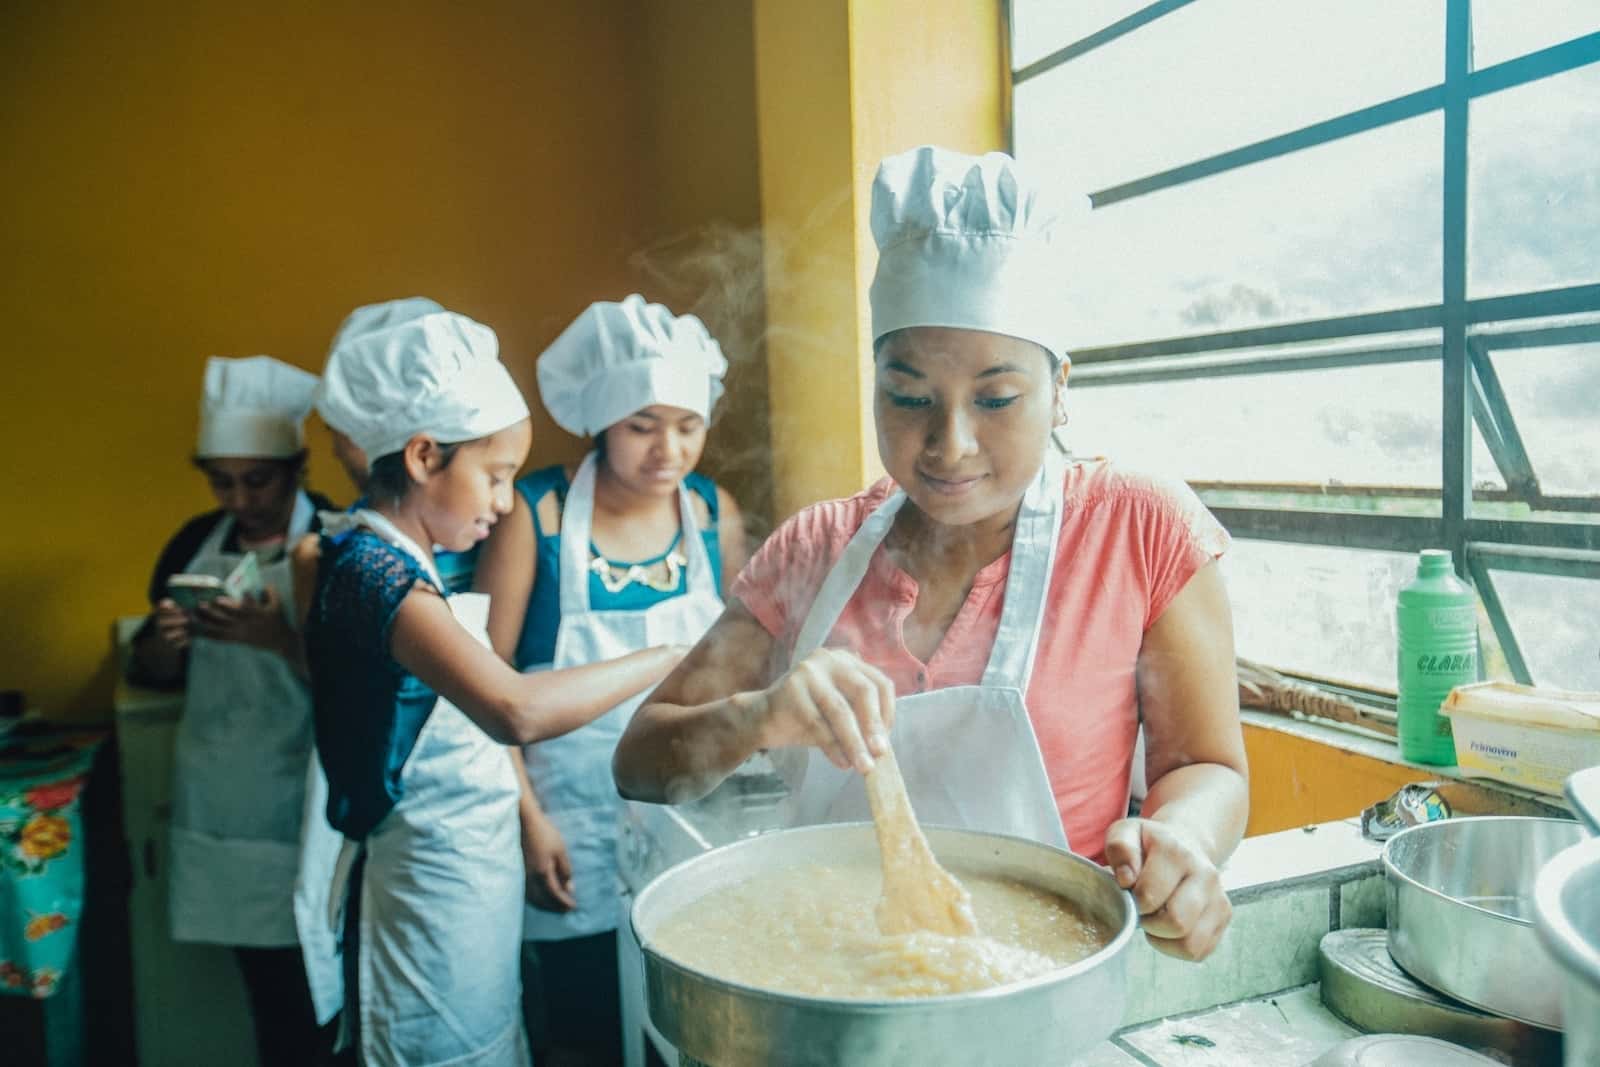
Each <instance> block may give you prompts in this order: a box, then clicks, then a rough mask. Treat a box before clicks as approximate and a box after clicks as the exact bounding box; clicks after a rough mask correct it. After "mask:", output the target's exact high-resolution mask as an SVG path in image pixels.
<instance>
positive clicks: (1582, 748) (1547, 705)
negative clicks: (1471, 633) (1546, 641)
mask: <svg viewBox="0 0 1600 1067" xmlns="http://www.w3.org/2000/svg"><path fill="white" fill-rule="evenodd" d="M1439 710H1440V713H1441V714H1444V715H1448V716H1449V717H1450V722H1451V726H1452V729H1453V731H1454V734H1455V742H1456V762H1457V763H1458V764H1459V765H1460V767H1461V771H1462V773H1463V774H1466V775H1468V776H1470V777H1474V778H1493V779H1495V780H1496V781H1500V782H1508V783H1510V784H1512V785H1519V786H1522V787H1523V788H1525V789H1534V790H1537V791H1538V792H1541V793H1553V794H1556V795H1558V796H1559V795H1560V793H1561V783H1562V782H1563V781H1565V780H1566V778H1567V776H1568V775H1570V774H1572V773H1573V772H1574V771H1579V770H1582V769H1584V768H1585V767H1593V766H1595V765H1597V764H1600V693H1569V692H1563V691H1561V690H1559V689H1541V688H1539V687H1538V686H1528V685H1514V684H1512V683H1511V682H1476V683H1474V684H1472V685H1463V686H1457V687H1456V688H1455V689H1453V690H1451V691H1450V695H1449V696H1448V697H1446V698H1445V702H1444V705H1443V706H1442V707H1441V708H1440V709H1439Z"/></svg>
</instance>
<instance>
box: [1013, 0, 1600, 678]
mask: <svg viewBox="0 0 1600 1067" xmlns="http://www.w3.org/2000/svg"><path fill="white" fill-rule="evenodd" d="M1193 2H1194V0H1158V2H1156V3H1151V4H1148V5H1147V6H1145V7H1143V8H1141V9H1139V10H1137V11H1135V12H1133V13H1132V14H1130V15H1128V16H1127V17H1125V18H1123V19H1120V20H1118V21H1117V22H1115V23H1113V24H1111V25H1109V26H1107V27H1105V28H1103V29H1101V30H1099V31H1097V32H1095V33H1092V34H1090V35H1088V36H1087V37H1084V38H1082V39H1080V40H1077V41H1073V42H1071V43H1069V44H1067V45H1066V46H1064V47H1062V48H1059V49H1057V50H1056V51H1054V52H1052V53H1050V54H1049V55H1047V56H1044V57H1043V58H1041V59H1039V60H1036V61H1035V62H1032V63H1029V64H1028V65H1027V66H1025V67H1023V68H1021V69H1020V70H1013V72H1012V77H1011V87H1012V89H1013V90H1014V89H1015V87H1016V86H1017V85H1020V84H1022V83H1024V82H1026V81H1029V80H1030V79H1033V78H1036V77H1039V76H1040V75H1042V74H1045V73H1047V72H1049V71H1051V70H1054V69H1056V68H1058V67H1060V66H1062V65H1063V64H1066V63H1070V62H1072V61H1073V60H1075V59H1077V58H1079V57H1081V56H1084V55H1087V54H1088V53H1090V52H1093V51H1094V50H1096V49H1098V48H1100V47H1102V46H1104V45H1106V44H1108V43H1109V42H1111V41H1114V40H1117V39H1118V38H1120V37H1123V36H1125V35H1127V34H1130V33H1134V32H1136V31H1138V30H1139V29H1140V28H1142V27H1144V26H1147V25H1149V24H1150V23H1152V22H1155V21H1156V20H1158V19H1160V18H1163V17H1165V16H1166V15H1169V14H1171V13H1172V12H1174V11H1176V10H1178V9H1180V8H1182V7H1185V6H1187V5H1188V4H1190V3H1193ZM1005 8H1006V10H1005V18H1006V31H1007V32H1006V34H1005V40H1006V41H1007V42H1008V43H1009V41H1010V27H1011V13H1010V4H1009V3H1007V4H1006V5H1005ZM1444 17H1445V69H1444V79H1443V81H1442V82H1441V83H1440V84H1438V85H1435V86H1432V87H1430V88H1427V89H1423V90H1420V91H1417V92H1413V93H1408V94H1405V95H1403V96H1399V97H1396V98H1394V99H1391V100H1387V101H1383V102H1381V103H1378V104H1375V105H1372V106H1370V107H1365V108H1360V109H1358V110H1356V111H1352V112H1349V113H1346V114H1344V115H1340V116H1338V117H1335V118H1332V119H1328V120H1326V121H1322V122H1316V123H1312V124H1310V125H1308V126H1304V127H1301V128H1299V129H1296V130H1291V131H1289V132H1287V133H1283V134H1279V135H1277V136H1273V137H1268V138H1266V139H1264V140H1260V141H1256V142H1254V143H1251V144H1248V145H1243V146H1240V147H1237V148H1233V149H1230V150H1228V151H1225V152H1221V153H1218V154H1215V155H1211V156H1207V157H1205V158H1203V159H1198V160H1194V161H1192V162H1190V163H1186V164H1183V165H1182V166H1178V167H1172V168H1169V169H1167V170H1163V171H1160V172H1158V173H1155V174H1150V175H1146V176H1145V177H1142V178H1138V179H1135V180H1132V181H1127V182H1122V183H1120V184H1117V185H1114V186H1110V187H1107V188H1105V189H1101V190H1098V191H1096V192H1094V193H1091V194H1090V198H1089V199H1090V202H1091V204H1092V205H1093V208H1094V209H1095V210H1101V209H1104V208H1107V207H1109V206H1111V205H1114V204H1117V203H1121V202H1124V201H1128V200H1133V199H1136V198H1138V197H1141V196H1148V195H1150V194H1152V193H1156V192H1159V191H1161V190H1163V189H1170V188H1172V187H1174V186H1178V185H1182V184H1184V183H1187V182H1191V181H1196V180H1198V179H1201V178H1206V177H1210V176H1212V175H1216V174H1222V173H1226V172H1228V171H1231V170H1236V169H1238V168H1240V167H1245V166H1249V165H1251V164H1254V163H1259V162H1262V161H1265V160H1269V159H1275V158H1278V157H1281V156H1284V155H1287V154H1289V153H1291V152H1297V151H1300V150H1301V149H1305V148H1311V147H1313V146H1316V145H1321V144H1327V143H1328V142H1330V141H1335V140H1338V139H1340V138H1343V137H1349V136H1352V135H1355V134H1359V133H1362V132H1365V131H1368V130H1374V129H1378V128H1380V127H1384V126H1388V125H1391V124H1393V123H1396V122H1401V121H1404V120H1406V119H1411V118H1415V117H1417V116H1419V115H1423V114H1427V113H1430V112H1434V111H1442V112H1443V116H1444V145H1443V154H1444V159H1443V175H1444V187H1443V215H1442V218H1441V220H1440V225H1441V230H1442V238H1443V241H1442V251H1443V272H1442V277H1441V279H1440V296H1441V299H1440V302H1439V303H1437V304H1430V305H1426V306H1422V307H1410V308H1401V309H1396V310H1390V311H1379V312H1371V313H1367V314H1360V315H1344V316H1336V317H1329V318H1322V319H1314V320H1307V321H1301V322H1291V323H1282V324H1276V325H1272V326H1263V327H1257V328H1252V329H1241V330H1227V331H1219V332H1213V333H1199V334H1190V335H1185V336H1180V337H1169V338H1160V339H1155V340H1149V341H1142V342H1135V343H1130V344H1119V345H1109V346H1104V347H1098V348H1088V349H1083V350H1079V351H1076V352H1074V353H1073V364H1074V372H1073V382H1074V384H1075V385H1079V386H1088V387H1094V386H1104V385H1126V384H1133V383H1143V382H1158V381H1173V380H1187V379H1194V378H1202V377H1218V376H1230V375H1261V374H1272V373H1281V372H1286V371H1300V370H1312V369H1325V368H1334V367H1357V366H1370V365H1374V364H1380V363H1399V362H1422V361H1434V360H1436V361H1438V362H1439V364H1440V371H1441V374H1442V376H1443V382H1442V384H1443V389H1442V394H1443V406H1444V410H1443V442H1442V446H1443V447H1442V454H1443V471H1442V482H1441V489H1440V490H1438V491H1437V492H1436V491H1434V490H1432V489H1415V488H1410V487H1393V486H1348V485H1339V486H1314V485H1298V484H1294V485H1266V484H1262V483H1244V482H1236V483H1221V482H1213V483H1195V487H1196V489H1197V490H1198V491H1200V493H1201V495H1202V497H1203V498H1204V497H1206V496H1213V497H1215V495H1216V494H1217V493H1222V492H1239V491H1250V490H1254V491H1267V492H1277V493H1284V492H1288V493H1294V494H1298V495H1302V496H1304V497H1305V499H1306V501H1307V504H1308V506H1307V507H1305V508H1270V507H1248V506H1213V507H1212V511H1213V512H1214V513H1215V514H1216V516H1217V518H1218V519H1219V520H1220V521H1221V522H1222V523H1223V525H1224V526H1226V527H1227V528H1228V530H1229V531H1230V532H1232V533H1234V534H1236V535H1238V536H1240V537H1245V538H1253V539H1258V540H1267V541H1280V542H1292V543H1300V544H1313V545H1332V546H1338V547H1346V548H1364V549H1379V550H1388V551H1417V550H1419V549H1422V548H1439V547H1443V548H1448V549H1450V550H1451V552H1452V553H1453V554H1454V557H1455V559H1456V561H1457V568H1458V570H1460V571H1461V573H1462V575H1463V576H1464V577H1466V578H1467V579H1468V580H1470V581H1471V582H1472V583H1473V584H1474V585H1475V586H1476V587H1477V589H1478V592H1479V595H1480V598H1481V599H1482V601H1483V605H1484V610H1485V613H1486V614H1487V615H1488V617H1489V620H1490V624H1491V626H1492V628H1493V629H1494V631H1495V636H1496V638H1497V640H1498V641H1499V643H1500V646H1501V649H1502V651H1503V652H1504V654H1505V657H1506V661H1507V665H1508V666H1509V668H1510V670H1511V672H1512V674H1513V676H1514V677H1515V678H1516V679H1517V680H1518V681H1520V682H1523V683H1528V684H1531V683H1532V682H1533V677H1532V675H1531V673H1530V672H1529V670H1528V665H1527V661H1526V658H1525V657H1524V655H1523V653H1522V650H1521V647H1520V645H1519V644H1518V642H1517V637H1516V634H1515V632H1514V631H1513V630H1512V627H1511V623H1510V620H1509V619H1508V617H1507V615H1506V612H1505V608H1504V605H1503V604H1502V602H1501V600H1500V596H1499V593H1498V591H1497V590H1496V588H1495V585H1494V581H1493V578H1492V576H1491V571H1493V570H1504V571H1517V572H1523V573H1533V574H1543V575H1555V576H1561V577H1573V578H1590V579H1600V522H1597V521H1579V520H1577V519H1572V520H1544V519H1529V520H1512V519H1503V518H1489V517H1479V516H1474V515H1473V513H1472V504H1473V501H1474V500H1475V499H1476V500H1486V501H1508V502H1515V503H1522V504H1526V505H1528V507H1529V508H1530V509H1532V510H1534V511H1537V512H1542V513H1549V512H1565V513H1569V514H1582V515H1594V516H1600V496H1556V495H1550V494H1546V493H1544V492H1543V490H1542V489H1541V488H1540V485H1539V479H1538V476H1537V474H1536V473H1535V471H1534V467H1533V464H1532V462H1531V461H1530V459H1529V457H1528V454H1527V450H1526V448H1525V447H1524V446H1523V443H1522V438H1521V434H1520V433H1519V432H1518V430H1517V425H1516V419H1515V417H1514V415H1513V413H1512V411H1511V409H1510V406H1509V404H1508V403H1507V400H1506V397H1505V393H1504V392H1503V390H1502V389H1501V387H1500V381H1499V377H1498V375H1497V374H1496V372H1495V368H1494V364H1493V362H1492V360H1491V353H1494V352H1507V353H1509V352H1514V351H1516V350H1518V349H1526V348H1533V347H1538V346H1545V345H1558V344H1577V343H1584V342H1593V341H1600V317H1596V313H1600V284H1592V285H1577V286H1569V287H1564V288H1558V289H1545V290H1539V291H1534V292H1525V293H1518V294H1514V295H1511V296H1500V297H1492V298H1484V299H1477V300H1472V299H1468V297H1467V241H1466V238H1467V196H1468V190H1467V133H1468V120H1469V107H1468V106H1469V103H1470V101H1472V100H1473V99H1476V98H1479V97H1482V96H1486V95H1488V94H1490V93H1497V92H1501V91H1503V90H1505V89H1509V88H1512V87H1514V86H1518V85H1525V84H1527V83H1529V82H1534V81H1538V80H1540V79H1543V78H1549V77H1552V76H1554V75H1557V74H1561V73H1563V72H1565V71H1570V70H1575V69H1577V68H1579V67H1582V66H1586V65H1588V64H1591V63H1595V62H1600V32H1596V33H1591V34H1586V35H1583V36H1580V37H1576V38H1573V39H1571V40H1568V41H1565V42H1562V43H1560V44H1557V45H1554V46H1552V47H1549V48H1544V49H1541V50H1539V51H1536V52H1532V53H1530V54H1528V55H1524V56H1520V57H1518V58H1515V59H1512V60H1509V61H1507V62H1503V63H1498V64H1495V65H1494V66H1491V67H1486V68H1484V69H1482V70H1474V69H1473V68H1472V9H1471V0H1447V4H1446V8H1445V15H1444ZM1013 141H1014V139H1013ZM1551 317H1570V318H1571V320H1572V321H1563V322H1558V323H1555V324H1549V323H1544V324H1534V325H1521V326H1518V325H1515V324H1517V323H1524V324H1525V323H1529V322H1530V321H1531V320H1539V319H1549V318H1551ZM1495 323H1512V324H1513V325H1512V326H1511V327H1509V328H1504V327H1491V326H1490V325H1489V324H1495ZM1413 331H1425V332H1426V334H1427V335H1428V336H1426V338H1425V339H1424V340H1421V341H1416V340H1406V341H1402V342H1399V343H1388V344H1368V345H1354V346H1350V345H1344V346H1328V345H1325V346H1322V347H1311V345H1312V343H1314V342H1338V341H1348V340H1350V339H1352V338H1361V337H1372V336H1374V335H1381V334H1397V333H1400V334H1403V333H1407V332H1413ZM1208 357H1209V358H1208ZM1474 422H1475V423H1476V424H1477V427H1478V430H1479V432H1480V433H1481V434H1482V435H1483V439H1484V443H1485V444H1486V446H1487V447H1488V449H1489V451H1490V453H1491V455H1492V456H1493V458H1494V461H1495V464H1496V466H1497V467H1498V468H1499V470H1500V473H1501V475H1502V477H1503V478H1504V479H1505V484H1506V488H1505V489H1504V490H1483V489H1478V490H1474V488H1473V486H1472V463H1471V447H1472V427H1473V424H1474ZM1319 494H1322V495H1338V496H1375V497H1388V498H1405V497H1411V498H1415V497H1418V496H1425V497H1428V498H1437V499H1438V500H1439V502H1440V512H1439V515H1438V516H1437V517H1433V516H1401V515H1383V514H1373V513H1368V512H1340V511H1334V510H1329V509H1326V508H1317V507H1315V503H1316V497H1317V495H1319Z"/></svg>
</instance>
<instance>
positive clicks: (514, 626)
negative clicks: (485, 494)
mask: <svg viewBox="0 0 1600 1067" xmlns="http://www.w3.org/2000/svg"><path fill="white" fill-rule="evenodd" d="M726 368H727V362H726V361H725V360H724V358H723V356H722V350H721V348H720V347H719V346H718V345H717V342H716V341H714V340H713V339H712V338H711V336H710V334H708V333H707V332H706V329H705V327H704V326H703V325H702V324H701V323H700V320H699V319H696V318H695V317H693V316H692V315H684V316H675V315H673V314H672V312H670V311H668V310H667V309H666V308H664V307H662V306H661V305H659V304H650V303H646V301H645V300H644V298H643V297H641V296H637V295H635V296H630V297H628V298H627V299H626V300H623V301H621V302H620V303H612V302H603V303H597V304H593V305H591V306H590V307H589V308H588V309H586V310H585V311H584V312H583V314H581V315H580V316H579V317H578V318H577V320H576V321H575V322H574V323H573V324H572V325H571V326H570V327H569V328H568V329H567V330H566V332H565V333H563V334H562V335H561V336H560V337H559V338H557V340H556V342H555V343H554V344H553V345H551V346H550V348H549V349H548V350H547V351H546V352H545V353H544V354H543V355H542V356H541V357H540V358H539V386H540V392H541V394H542V396H543V398H544V403H545V406H546V407H547V408H548V409H549V411H550V414H551V416H552V417H553V418H554V419H555V421H556V422H557V423H558V424H559V425H560V426H561V427H562V428H563V429H566V430H567V431H569V432H571V433H573V434H575V435H578V436H589V437H592V438H593V439H594V450H593V451H592V452H591V453H590V454H589V455H588V456H587V457H586V458H585V459H584V460H583V462H582V463H581V464H579V465H578V467H577V468H576V470H568V469H566V468H563V467H560V466H556V467H548V468H546V469H544V470H540V471H536V472H534V473H532V474H529V475H528V476H526V477H524V478H522V479H521V480H520V481H518V482H517V495H516V497H515V499H514V500H513V503H512V510H511V514H510V515H508V516H507V517H506V520H505V521H504V522H503V523H501V524H500V525H499V526H498V527H497V528H496V530H495V533H494V536H493V537H491V538H490V539H489V541H488V543H487V544H486V545H485V546H484V549H483V552H482V554H481V559H480V562H479V568H478V579H477V588H478V589H479V590H481V591H485V592H488V593H490V594H491V600H490V611H489V637H490V641H491V642H492V644H493V645H494V648H495V651H496V652H498V653H500V654H501V655H502V656H504V657H505V658H506V659H508V660H509V661H511V662H512V663H513V664H515V665H516V666H517V667H518V668H519V669H520V670H524V671H544V670H548V669H551V668H555V669H558V670H559V669H564V668H573V667H578V666H580V665H585V664H600V663H606V662H611V661H614V660H616V659H617V658H618V657H624V656H626V655H628V654H629V653H631V652H633V651H634V650H636V649H639V648H645V647H648V646H651V645H658V644H684V645H690V644H693V643H694V642H695V641H697V640H699V638H700V636H701V634H703V633H704V632H705V631H706V629H707V628H708V627H709V626H710V625H711V623H712V622H713V621H715V619H716V618H717V616H718V615H719V614H720V613H721V611H722V597H721V589H722V583H723V580H724V578H725V577H726V578H731V577H732V576H733V575H734V574H737V573H738V570H739V568H740V567H741V566H742V565H743V562H744V554H745V548H744V529H743V521H742V519H741V517H740V514H739V509H738V506H737V505H736V504H735V503H734V500H733V498H732V496H730V495H729V494H728V493H727V492H726V491H725V490H723V489H720V488H718V487H717V485H716V484H715V483H713V482H712V481H711V479H709V478H707V477H705V476H704V475H702V474H698V473H696V472H695V469H694V468H695V465H696V464H697V463H698V462H699V460H700V454H701V451H702V449H703V448H704V447H705V439H706V422H707V420H708V419H709V417H710V415H711V410H712V407H713V406H714V405H715V403H716V401H717V398H718V397H719V396H720V395H721V392H722V375H723V372H724V371H725V369H726ZM642 696H643V694H640V696H638V697H632V698H629V699H627V700H624V701H621V702H619V703H618V704H617V705H616V706H615V707H613V708H612V709H611V710H609V711H608V712H607V713H606V714H604V715H602V716H600V717H599V718H598V719H595V720H594V721H593V722H591V723H589V724H587V725H586V726H583V727H582V728H580V729H577V730H574V731H572V732H571V733H569V734H566V735H564V736H562V737H560V738H554V739H550V740H544V741H539V742H537V743H535V744H531V745H527V746H525V747H524V749H523V756H524V758H525V760H526V769H527V778H528V780H529V788H528V791H527V792H525V794H524V797H523V808H522V815H523V849H524V856H525V862H526V865H527V869H528V899H529V902H530V904H531V905H532V906H531V907H529V909H528V910H527V913H526V916H525V919H524V924H523V937H524V938H525V939H526V940H527V947H526V948H525V950H524V951H525V965H524V977H525V980H526V987H525V990H524V998H525V1000H526V1001H527V1002H528V1009H529V1010H528V1017H529V1020H530V1029H531V1030H533V1031H534V1032H536V1033H537V1032H539V1031H543V1034H542V1038H543V1040H536V1048H535V1051H536V1052H539V1053H541V1054H542V1053H543V1052H544V1051H546V1050H548V1051H549V1052H551V1053H552V1054H556V1053H557V1052H558V1051H559V1054H560V1056H561V1058H562V1062H563V1063H566V1062H575V1063H583V1064H586V1065H609V1064H613V1063H619V1062H621V1047H622V1027H621V1011H620V996H619V986H618V978H619V976H618V956H617V952H618V945H617V929H618V926H619V924H620V923H621V922H622V921H623V919H624V917H623V915H622V907H621V899H622V898H621V885H620V881H619V878H618V873H617V862H616V847H617V835H618V830H619V825H620V815H621V802H620V800H619V798H618V796H617V790H616V786H615V784H614V783H613V781H612V778H611V754H612V750H613V749H614V748H615V747H616V742H617V738H618V737H619V736H621V733H622V729H623V727H625V726H626V725H627V722H628V719H629V717H630V716H631V715H632V714H633V710H634V708H635V707H637V706H638V704H639V701H640V699H642ZM537 975H543V976H545V979H544V981H543V983H542V984H543V990H542V995H541V991H539V990H538V989H537V985H538V984H539V983H537V982H536V980H535V979H536V976H537ZM541 1021H542V1022H543V1024H544V1025H542V1026H541V1025H539V1024H540V1022H541Z"/></svg>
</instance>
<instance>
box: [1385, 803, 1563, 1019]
mask: <svg viewBox="0 0 1600 1067" xmlns="http://www.w3.org/2000/svg"><path fill="white" fill-rule="evenodd" d="M1583 837H1584V832H1583V828H1582V827H1581V826H1579V825H1578V824H1577V823H1575V822H1568V821H1566V820H1563V819H1528V818H1511V817H1500V816H1491V817H1484V818H1476V819H1446V820H1443V821H1440V822H1432V823H1424V824H1423V825H1421V826H1413V827H1412V828H1411V829H1409V830H1403V831H1401V832H1400V833H1398V834H1396V835H1395V836H1394V837H1392V838H1390V839H1389V843H1388V844H1387V845H1386V846H1385V847H1384V850H1383V868H1384V874H1385V880H1386V882H1387V886H1388V890H1387V892H1388V901H1389V954H1390V955H1391V956H1393V957H1394V960H1395V962H1396V963H1398V964H1399V965H1400V966H1401V967H1403V968H1404V969H1405V970H1406V971H1407V972H1409V973H1410V974H1411V976H1412V977H1413V978H1415V979H1417V981H1419V982H1422V983H1423V984H1425V985H1429V986H1432V987H1433V988H1434V989H1437V990H1439V991H1440V992H1441V993H1445V994H1447V995H1449V996H1452V997H1455V998H1456V999H1457V1000H1462V1001H1465V1002H1466V1003H1468V1004H1471V1005H1473V1006H1474V1007H1477V1008H1482V1009H1483V1010H1485V1011H1491V1012H1494V1013H1496V1014H1497V1015H1504V1016H1507V1017H1508V1018H1512V1019H1517V1020H1519V1021H1521V1022H1525V1023H1530V1024H1532V1025H1534V1026H1542V1027H1545V1028H1546V1029H1551V1030H1559V1029H1560V1028H1561V983H1560V981H1558V975H1559V972H1558V970H1557V968H1556V965H1555V963H1554V961H1552V960H1551V958H1550V955H1549V954H1548V953H1547V952H1546V951H1545V950H1544V947H1543V946H1542V945H1541V944H1540V943H1539V935H1538V933H1537V932H1536V931H1535V929H1534V925H1533V886H1534V880H1535V878H1536V877H1537V876H1538V874H1539V869H1540V868H1541V867H1543V866H1544V865H1545V863H1547V862H1548V861H1549V860H1551V859H1552V858H1553V857H1554V856H1555V855H1556V854H1557V853H1559V852H1560V851H1561V850H1562V849H1565V848H1567V847H1569V846H1571V845H1575V844H1577V843H1578V842H1579V841H1581V840H1582V839H1583Z"/></svg>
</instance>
